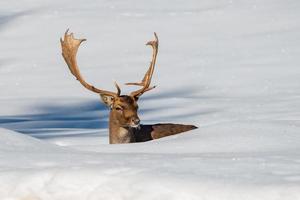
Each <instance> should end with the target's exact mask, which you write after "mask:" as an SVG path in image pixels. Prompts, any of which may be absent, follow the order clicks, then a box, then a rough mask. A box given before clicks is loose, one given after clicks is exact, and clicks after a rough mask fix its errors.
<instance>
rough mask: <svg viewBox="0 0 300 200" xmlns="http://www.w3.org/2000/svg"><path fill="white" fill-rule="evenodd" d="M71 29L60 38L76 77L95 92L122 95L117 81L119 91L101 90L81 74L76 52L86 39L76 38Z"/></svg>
mask: <svg viewBox="0 0 300 200" xmlns="http://www.w3.org/2000/svg"><path fill="white" fill-rule="evenodd" d="M68 31H69V29H68V30H67V31H66V32H65V35H64V39H62V38H60V43H61V48H62V56H63V57H64V59H65V61H66V63H67V65H68V67H69V69H70V71H71V73H72V74H73V75H74V76H75V77H76V79H77V80H78V81H79V82H80V83H81V84H82V85H83V86H84V87H85V88H86V89H88V90H90V91H93V92H95V93H99V94H102V95H108V96H112V97H118V96H120V93H121V90H120V87H119V86H118V84H117V83H116V82H115V86H116V88H117V91H118V92H117V93H115V92H110V91H106V90H101V89H98V88H95V87H94V86H93V85H90V84H88V83H87V82H86V81H85V80H84V79H83V77H82V76H81V74H80V71H79V68H78V65H77V60H76V54H77V51H78V48H79V46H80V44H81V43H82V42H83V41H86V39H75V38H74V36H73V33H71V34H68Z"/></svg>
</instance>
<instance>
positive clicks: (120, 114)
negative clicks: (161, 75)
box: [60, 30, 158, 128]
mask: <svg viewBox="0 0 300 200" xmlns="http://www.w3.org/2000/svg"><path fill="white" fill-rule="evenodd" d="M154 36H155V39H154V40H153V41H149V42H148V43H147V44H146V45H149V46H151V47H152V49H153V53H152V61H151V63H150V66H149V68H148V70H147V72H146V74H145V75H144V78H143V79H142V81H141V82H139V83H126V85H136V86H140V87H141V88H140V89H138V90H136V91H133V92H131V93H130V94H129V95H121V89H120V87H119V85H118V84H117V83H116V82H115V87H116V89H117V91H116V92H112V91H106V90H102V89H100V88H96V87H94V86H93V85H90V84H89V83H87V82H86V81H85V80H84V79H83V77H82V76H81V74H80V71H79V67H78V65H77V60H76V55H77V51H78V48H79V46H80V44H81V43H82V42H83V41H85V39H75V38H74V36H73V33H71V34H69V33H68V30H67V31H66V33H65V35H64V38H63V39H62V38H61V39H60V42H61V47H62V56H63V57H64V59H65V61H66V63H67V65H68V67H69V69H70V71H71V73H72V74H73V75H74V76H75V78H76V79H77V80H78V81H79V82H80V83H81V84H82V85H83V86H84V87H85V88H86V89H88V90H90V91H92V92H95V93H98V94H99V95H100V96H101V99H102V101H103V103H104V104H105V105H107V106H108V107H109V108H110V109H111V112H110V123H115V124H117V125H118V126H119V127H134V128H136V127H139V124H140V119H139V117H138V114H137V111H138V104H137V102H138V99H139V98H140V97H141V96H142V95H143V94H144V93H145V92H148V91H150V90H152V89H154V88H155V86H152V87H151V86H150V83H151V78H152V75H153V71H154V66H155V62H156V56H157V52H158V37H157V35H156V33H154Z"/></svg>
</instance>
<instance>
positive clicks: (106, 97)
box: [100, 94, 115, 107]
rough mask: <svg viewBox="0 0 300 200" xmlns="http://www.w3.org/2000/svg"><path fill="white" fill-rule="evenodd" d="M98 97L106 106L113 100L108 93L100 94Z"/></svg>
mask: <svg viewBox="0 0 300 200" xmlns="http://www.w3.org/2000/svg"><path fill="white" fill-rule="evenodd" d="M100 97H101V99H102V101H103V103H104V104H105V105H107V106H108V107H111V106H112V104H113V103H114V101H115V98H114V97H112V96H109V95H105V94H100Z"/></svg>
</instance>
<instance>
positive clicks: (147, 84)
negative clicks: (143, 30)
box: [126, 32, 158, 98]
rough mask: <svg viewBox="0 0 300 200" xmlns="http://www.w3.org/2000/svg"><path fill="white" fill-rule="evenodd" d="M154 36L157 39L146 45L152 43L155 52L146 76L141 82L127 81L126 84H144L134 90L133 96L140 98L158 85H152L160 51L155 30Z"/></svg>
mask: <svg viewBox="0 0 300 200" xmlns="http://www.w3.org/2000/svg"><path fill="white" fill-rule="evenodd" d="M154 36H155V40H153V41H149V42H147V44H146V45H150V46H151V47H152V49H153V53H152V61H151V62H150V66H149V69H148V70H147V72H146V74H145V75H144V78H143V80H142V82H140V83H126V85H138V86H143V87H142V88H141V89H139V90H136V91H134V92H132V93H131V94H130V95H131V96H133V97H136V98H139V97H140V96H141V95H142V94H144V93H145V92H147V91H149V90H152V89H154V88H155V87H156V86H152V87H150V83H151V79H152V75H153V72H154V66H155V62H156V56H157V53H158V37H157V35H156V33H155V32H154Z"/></svg>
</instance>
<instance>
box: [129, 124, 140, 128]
mask: <svg viewBox="0 0 300 200" xmlns="http://www.w3.org/2000/svg"><path fill="white" fill-rule="evenodd" d="M130 127H131V128H139V127H140V125H139V124H138V125H130Z"/></svg>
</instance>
